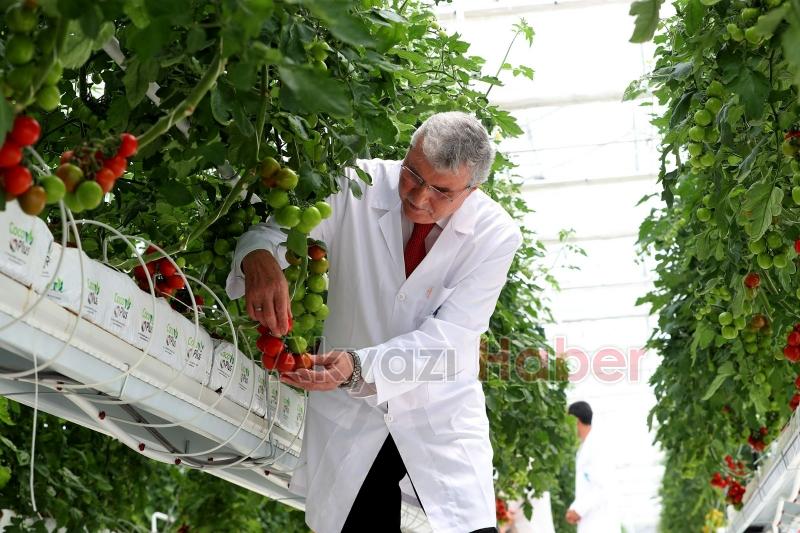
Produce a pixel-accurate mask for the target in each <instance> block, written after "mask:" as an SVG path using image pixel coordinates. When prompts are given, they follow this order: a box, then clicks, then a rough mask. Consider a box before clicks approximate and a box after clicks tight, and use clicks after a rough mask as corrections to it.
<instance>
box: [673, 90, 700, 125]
mask: <svg viewBox="0 0 800 533" xmlns="http://www.w3.org/2000/svg"><path fill="white" fill-rule="evenodd" d="M694 94H695V93H694V92H687V93H684V94H683V96H681V99H680V100H678V103H677V105H676V106H675V109H674V110H673V111H672V114H671V115H670V117H669V127H670V128H674V127H675V126H677V125H678V124H680V123H681V122H682V121H683V119H685V118H686V114H687V113H688V112H689V108H690V107H691V106H692V97H693V96H694Z"/></svg>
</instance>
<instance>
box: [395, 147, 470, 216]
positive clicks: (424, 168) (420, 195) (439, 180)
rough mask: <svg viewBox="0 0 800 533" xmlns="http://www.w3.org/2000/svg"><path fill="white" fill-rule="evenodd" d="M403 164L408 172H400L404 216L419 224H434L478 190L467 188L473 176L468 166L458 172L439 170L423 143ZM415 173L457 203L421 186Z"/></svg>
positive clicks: (413, 150) (409, 154)
mask: <svg viewBox="0 0 800 533" xmlns="http://www.w3.org/2000/svg"><path fill="white" fill-rule="evenodd" d="M403 163H404V165H405V166H406V167H408V170H407V169H401V170H400V186H399V190H400V199H401V200H402V202H403V213H404V214H405V215H406V217H407V218H408V219H409V220H411V221H412V222H414V223H415V224H430V223H433V222H436V221H437V220H440V219H442V218H445V217H446V216H448V215H450V214H452V213H454V212H455V211H456V209H458V208H459V207H461V204H463V203H464V200H466V198H467V196H469V195H470V194H472V191H474V190H475V187H471V188H469V189H467V186H468V185H469V182H470V178H471V177H472V176H471V173H470V171H469V169H468V168H467V166H466V165H465V166H463V167H462V168H461V169H460V170H459V171H458V172H449V171H443V172H442V171H437V170H436V169H435V168H434V167H433V165H431V164H430V163H429V162H428V160H427V159H426V158H425V154H424V153H423V152H422V140H420V141H419V142H417V146H416V147H414V148H411V150H409V151H408V153H407V154H406V158H405V160H404V161H403ZM414 174H416V176H418V177H419V178H422V179H423V180H425V183H427V184H428V185H430V186H432V187H436V188H437V189H439V190H440V191H442V192H444V193H445V194H446V195H447V196H449V197H450V198H452V199H453V201H452V202H451V201H450V200H448V199H447V198H446V197H445V196H443V195H441V194H439V193H437V192H436V191H432V190H431V189H430V188H429V187H425V186H424V185H420V184H419V183H418V178H417V177H415V176H414Z"/></svg>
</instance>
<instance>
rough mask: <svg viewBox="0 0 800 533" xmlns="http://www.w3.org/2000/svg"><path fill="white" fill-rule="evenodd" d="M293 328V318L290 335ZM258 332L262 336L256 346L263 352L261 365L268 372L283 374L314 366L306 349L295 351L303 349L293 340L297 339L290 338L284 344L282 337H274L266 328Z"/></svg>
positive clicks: (290, 321) (290, 323) (259, 329)
mask: <svg viewBox="0 0 800 533" xmlns="http://www.w3.org/2000/svg"><path fill="white" fill-rule="evenodd" d="M292 326H293V324H292V318H291V317H289V332H290V333H291V331H292ZM258 332H259V333H260V334H261V336H260V337H259V338H258V341H256V346H257V347H258V350H259V351H260V352H261V364H262V365H263V366H264V368H266V369H267V370H277V371H278V372H281V373H283V372H292V371H294V370H298V369H300V368H311V367H312V366H313V363H312V362H311V356H310V355H309V354H308V353H306V352H305V347H303V350H300V351H299V352H297V351H294V350H296V349H297V348H300V347H301V346H299V345H297V344H295V343H296V341H294V340H292V339H295V338H296V337H288V338H287V339H286V343H284V341H283V340H282V339H281V338H280V337H275V336H273V335H272V334H271V333H270V331H269V330H267V328H266V327H265V326H259V327H258Z"/></svg>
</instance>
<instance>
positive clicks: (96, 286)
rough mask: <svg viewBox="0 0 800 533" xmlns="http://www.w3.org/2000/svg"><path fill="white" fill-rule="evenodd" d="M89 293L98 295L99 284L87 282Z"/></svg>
mask: <svg viewBox="0 0 800 533" xmlns="http://www.w3.org/2000/svg"><path fill="white" fill-rule="evenodd" d="M89 291H90V292H93V293H95V294H100V282H98V281H93V280H89Z"/></svg>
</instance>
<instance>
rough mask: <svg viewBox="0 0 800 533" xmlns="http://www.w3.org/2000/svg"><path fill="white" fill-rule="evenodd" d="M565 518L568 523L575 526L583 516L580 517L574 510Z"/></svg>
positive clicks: (568, 512)
mask: <svg viewBox="0 0 800 533" xmlns="http://www.w3.org/2000/svg"><path fill="white" fill-rule="evenodd" d="M564 518H566V520H567V523H569V524H572V525H573V526H574V525H575V524H577V523H578V522H580V521H581V515H579V514H578V513H576V512H575V511H573V510H572V509H570V510H569V511H567V514H566V516H565V517H564Z"/></svg>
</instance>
